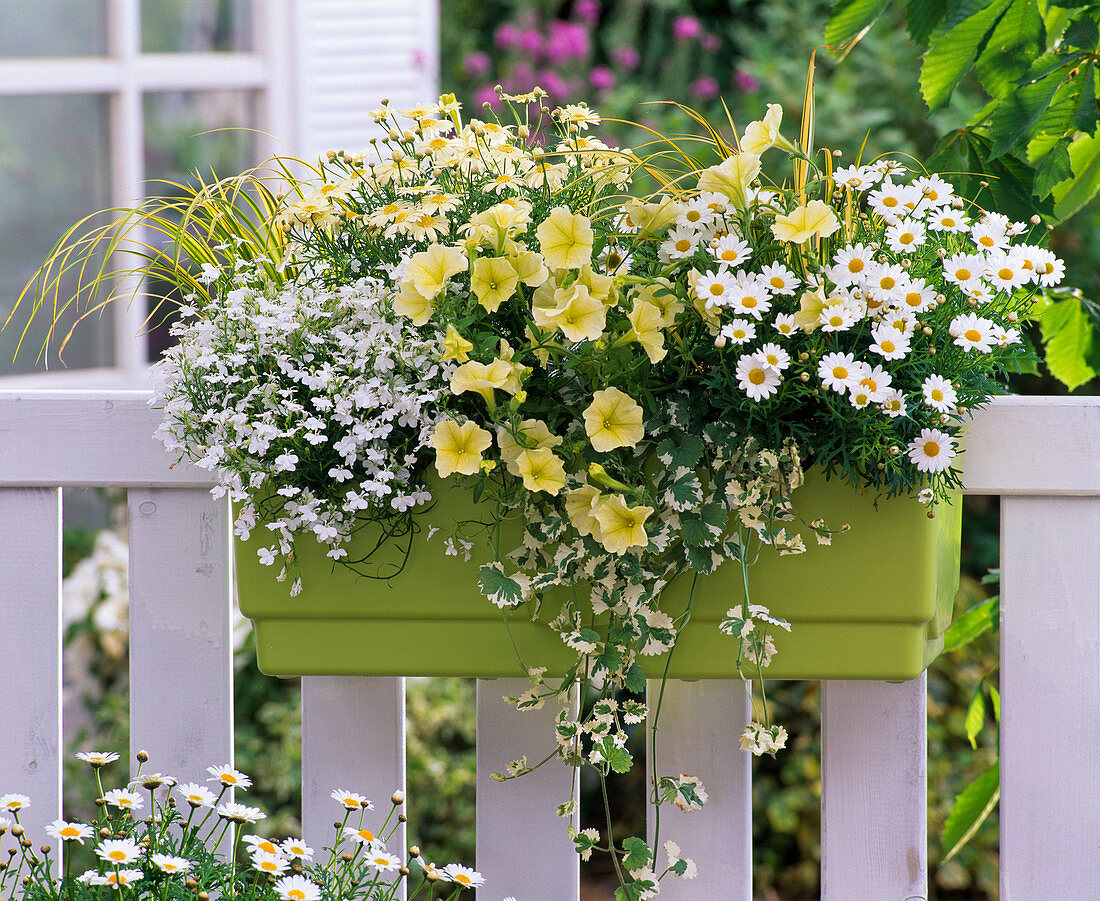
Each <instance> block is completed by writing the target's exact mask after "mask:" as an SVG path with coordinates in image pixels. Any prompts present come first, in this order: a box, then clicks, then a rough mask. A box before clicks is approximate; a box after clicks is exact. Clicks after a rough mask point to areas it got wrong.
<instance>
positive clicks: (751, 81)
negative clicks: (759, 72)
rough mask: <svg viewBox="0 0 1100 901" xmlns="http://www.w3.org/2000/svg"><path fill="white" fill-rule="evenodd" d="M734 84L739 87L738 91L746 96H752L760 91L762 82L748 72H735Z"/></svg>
mask: <svg viewBox="0 0 1100 901" xmlns="http://www.w3.org/2000/svg"><path fill="white" fill-rule="evenodd" d="M733 83H734V84H735V85H736V86H737V90H739V91H741V92H743V93H745V94H751V93H753V92H754V91H757V90H759V89H760V82H759V81H757V80H756V79H755V78H753V77H752V76H751V75H749V73H748V72H741V71H738V72H734V73H733Z"/></svg>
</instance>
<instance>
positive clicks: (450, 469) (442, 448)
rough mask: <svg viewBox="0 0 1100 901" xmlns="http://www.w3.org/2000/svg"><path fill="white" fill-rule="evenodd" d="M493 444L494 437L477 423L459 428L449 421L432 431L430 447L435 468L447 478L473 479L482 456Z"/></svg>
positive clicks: (456, 424)
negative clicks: (458, 475)
mask: <svg viewBox="0 0 1100 901" xmlns="http://www.w3.org/2000/svg"><path fill="white" fill-rule="evenodd" d="M492 443H493V436H492V435H490V434H489V433H488V432H487V431H485V429H483V428H481V427H480V426H479V425H478V424H477V423H476V422H472V421H469V422H464V423H463V424H462V425H459V424H458V423H457V422H455V421H454V420H452V419H447V420H444V421H443V422H441V423H439V425H437V426H436V427H435V431H434V432H433V433H432V438H431V445H432V447H433V448H435V468H436V469H437V470H438V471H439V474H440V475H441V476H443V477H444V478H446V477H447V476H449V475H451V474H452V473H456V472H457V473H461V474H462V475H465V476H472V475H473V474H474V473H476V472H477V471H478V469H479V468H480V467H481V455H482V454H483V453H484V452H485V450H486V449H487V448H488V447H489V445H490V444H492Z"/></svg>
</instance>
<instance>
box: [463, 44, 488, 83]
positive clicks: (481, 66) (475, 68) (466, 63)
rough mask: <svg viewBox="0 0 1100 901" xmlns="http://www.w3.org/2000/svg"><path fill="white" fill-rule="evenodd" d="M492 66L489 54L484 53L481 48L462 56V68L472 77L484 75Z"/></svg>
mask: <svg viewBox="0 0 1100 901" xmlns="http://www.w3.org/2000/svg"><path fill="white" fill-rule="evenodd" d="M492 67H493V63H492V61H491V60H490V59H489V54H488V53H482V52H481V51H480V50H475V51H474V52H473V53H467V54H466V56H464V57H463V58H462V69H463V71H464V72H465V73H466V74H467V75H468V76H470V77H471V78H476V77H477V76H479V75H484V74H485V73H487V72H488V71H489V70H490V69H491V68H492Z"/></svg>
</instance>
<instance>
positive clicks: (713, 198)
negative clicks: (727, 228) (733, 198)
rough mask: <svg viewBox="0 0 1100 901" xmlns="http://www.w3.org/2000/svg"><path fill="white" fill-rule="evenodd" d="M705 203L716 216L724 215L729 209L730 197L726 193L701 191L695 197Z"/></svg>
mask: <svg viewBox="0 0 1100 901" xmlns="http://www.w3.org/2000/svg"><path fill="white" fill-rule="evenodd" d="M695 199H696V200H697V201H698V202H699V203H701V204H703V205H704V206H705V207H706V208H707V209H708V210H710V211H711V213H713V214H714V216H715V217H719V216H722V215H723V214H724V213H725V212H726V210H727V209H729V202H730V201H729V198H728V197H726V196H725V195H724V194H716V193H715V192H714V191H700V192H699V196H698V197H696V198H695Z"/></svg>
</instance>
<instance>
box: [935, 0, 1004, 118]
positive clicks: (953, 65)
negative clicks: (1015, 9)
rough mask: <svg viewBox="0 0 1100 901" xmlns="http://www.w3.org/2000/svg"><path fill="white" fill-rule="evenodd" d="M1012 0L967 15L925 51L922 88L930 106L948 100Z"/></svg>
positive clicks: (941, 104) (937, 105) (936, 105)
mask: <svg viewBox="0 0 1100 901" xmlns="http://www.w3.org/2000/svg"><path fill="white" fill-rule="evenodd" d="M1009 2H1010V0H994V2H993V3H992V4H990V5H989V6H988V7H986V8H985V9H983V10H980V11H979V12H976V13H974V14H973V15H972V16H970V17H969V18H966V19H964V20H963V21H961V22H960V23H959V24H958V25H956V26H955V27H954V28H952V29H951V30H950V31H948V32H947V33H946V34H944V35H943V36H942V37H940V38H939V40H937V41H936V43H935V44H934V45H933V47H932V49H931V50H929V51H928V52H927V53H926V54H925V55H924V62H923V64H922V65H921V72H920V89H921V94H922V95H923V96H924V102H925V103H927V104H928V108H929V110H931V111H932V112H935V111H936V110H938V109H939V108H940V107H942V106H943V105H944V104H946V103H947V101H948V98H950V96H951V94H952V92H953V91H954V90H955V86H956V85H957V84H958V83H959V79H960V78H962V76H963V75H965V74H966V73H967V72H968V71H969V70H970V67H971V66H972V65H973V64H974V59H975V57H977V55H978V53H979V52H980V51H981V49H982V47H983V45H984V42H985V39H986V37H987V36H988V35H989V32H990V30H991V29H992V28H993V27H994V26H995V25H996V24H997V22H998V21H999V20H1000V17H1001V16H1002V15H1003V14H1004V11H1005V9H1006V8H1007V6H1008V4H1009Z"/></svg>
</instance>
